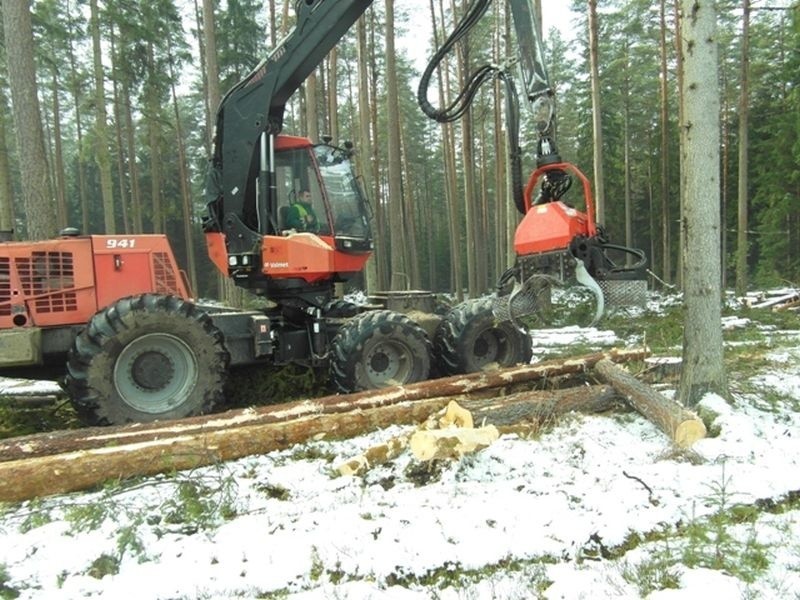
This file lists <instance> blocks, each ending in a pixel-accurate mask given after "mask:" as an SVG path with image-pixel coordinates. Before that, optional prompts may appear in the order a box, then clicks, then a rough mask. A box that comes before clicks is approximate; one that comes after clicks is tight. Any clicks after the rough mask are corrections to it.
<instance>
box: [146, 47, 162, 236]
mask: <svg viewBox="0 0 800 600" xmlns="http://www.w3.org/2000/svg"><path fill="white" fill-rule="evenodd" d="M145 85H146V86H147V113H148V114H147V137H148V140H149V146H150V205H151V207H152V215H153V221H152V227H153V233H163V231H164V215H163V214H162V213H163V210H162V208H161V167H162V165H161V102H160V101H159V98H158V86H157V84H156V66H155V55H154V51H153V44H152V42H149V43H148V44H147V83H146V84H145Z"/></svg>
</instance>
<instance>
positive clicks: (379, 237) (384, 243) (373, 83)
mask: <svg viewBox="0 0 800 600" xmlns="http://www.w3.org/2000/svg"><path fill="white" fill-rule="evenodd" d="M369 24H370V27H369V36H368V38H369V65H370V75H371V77H370V81H369V83H370V88H369V94H370V98H371V99H372V102H371V103H370V111H369V118H370V126H371V128H372V131H373V133H374V135H375V140H374V145H373V149H375V148H376V147H377V145H378V85H379V68H378V64H377V57H376V42H375V36H376V33H375V32H376V30H377V23H376V19H375V11H370V20H369ZM380 154H381V153H380V152H378V151H377V150H375V152H374V153H373V155H372V157H373V160H372V201H373V203H374V206H375V222H376V224H377V226H376V228H375V234H374V236H375V254H374V256H373V262H375V266H376V271H377V284H378V289H379V290H386V289H389V287H390V286H391V281H390V279H391V276H390V265H389V262H390V256H389V235H388V233H387V227H386V222H387V217H386V208H385V207H386V202H385V201H384V200H385V199H384V194H383V182H382V181H381V156H380Z"/></svg>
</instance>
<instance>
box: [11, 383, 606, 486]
mask: <svg viewBox="0 0 800 600" xmlns="http://www.w3.org/2000/svg"><path fill="white" fill-rule="evenodd" d="M596 389H600V388H596V387H590V388H585V390H584V393H586V394H588V396H592V390H596ZM562 392H563V390H562V391H559V390H556V391H555V392H528V394H530V396H529V401H531V402H536V401H537V400H538V402H539V403H540V404H542V405H543V406H544V405H547V404H548V403H550V402H552V401H553V400H552V397H553V394H554V393H555V394H556V395H558V394H560V393H562ZM525 396H526V394H525V393H519V394H514V395H512V396H507V397H506V399H507V400H508V401H509V402H510V403H511V404H512V405H517V404H520V403H522V402H524V401H525ZM570 398H571V400H570V401H569V402H567V405H568V406H570V407H571V408H572V409H576V407H579V406H580V403H579V402H578V401H577V399H576V398H572V397H571V396H570ZM453 399H456V400H457V401H458V402H459V404H462V405H463V406H465V407H469V406H470V399H469V397H468V396H467V395H461V396H444V397H438V398H430V399H424V400H419V401H415V402H408V401H406V402H400V403H397V404H392V405H389V406H382V407H378V408H367V409H359V408H356V409H353V410H350V411H348V412H344V413H340V414H327V415H326V414H322V415H320V414H316V415H304V416H301V417H299V418H296V419H291V420H288V421H282V422H277V423H259V424H245V425H239V426H236V427H230V428H228V429H218V430H212V431H196V432H193V433H181V434H178V435H174V436H163V437H162V438H161V439H152V440H148V441H137V442H134V443H129V444H121V445H117V446H109V447H104V448H92V449H86V450H78V451H73V452H63V453H59V454H54V455H47V456H39V457H35V458H25V459H18V460H12V461H7V462H3V463H0V501H5V502H14V501H20V500H26V499H29V498H35V497H40V496H48V495H52V494H61V493H67V492H74V491H79V490H86V489H89V488H92V487H94V486H97V485H99V484H101V483H103V482H105V481H109V480H122V479H126V478H129V477H137V476H149V475H155V474H157V473H163V472H172V471H178V470H183V469H193V468H197V467H201V466H205V465H210V464H215V463H218V462H222V461H227V460H234V459H237V458H242V457H245V456H250V455H253V454H263V453H265V452H270V451H273V450H281V449H284V448H289V447H291V446H293V445H295V444H299V443H303V442H307V441H309V440H312V439H322V438H328V439H330V438H342V437H352V436H355V435H360V434H363V433H364V432H367V431H371V430H374V429H379V428H383V427H388V426H389V425H410V424H417V423H422V422H425V421H426V420H428V419H429V418H430V417H431V415H434V414H435V413H437V412H438V411H440V410H442V409H444V408H445V407H446V406H447V405H448V404H449V403H450V402H451V401H452V400H453ZM477 402H478V404H479V405H481V406H483V407H484V411H486V407H487V406H492V405H493V406H496V407H497V410H498V411H500V412H502V410H501V408H500V407H502V404H503V399H502V398H498V399H496V400H494V401H491V402H490V401H488V400H485V399H484V400H479V401H477ZM556 405H557V403H556ZM587 406H591V407H594V409H595V410H596V409H598V408H601V409H602V410H607V409H608V408H610V407H612V406H613V400H612V399H609V397H608V394H607V391H606V392H604V393H603V394H602V399H601V400H600V401H598V399H597V398H591V399H590V400H587ZM533 413H536V414H541V409H537V410H536V411H533V412H531V411H528V412H527V413H526V412H524V411H523V412H522V413H520V414H533Z"/></svg>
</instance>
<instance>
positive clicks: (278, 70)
mask: <svg viewBox="0 0 800 600" xmlns="http://www.w3.org/2000/svg"><path fill="white" fill-rule="evenodd" d="M372 1H373V0H297V2H296V3H295V10H296V12H297V23H296V25H295V27H294V29H293V30H292V31H291V32H290V33H289V34H288V35H287V36H286V37H285V38H284V39H283V40H282V41H281V42H280V43H279V44H278V46H277V47H276V48H275V49H274V50H273V51H272V52H271V53H270V54H269V56H268V57H267V58H265V59H264V60H263V61H262V62H261V63H260V64H259V65H258V66H257V67H256V68H255V69H253V71H252V72H250V74H248V75H247V76H246V77H245V78H244V79H242V81H240V82H239V83H238V84H236V85H235V86H234V87H233V88H232V89H231V90H230V91H229V92H228V93H227V94H226V95H225V97H224V98H223V99H222V102H221V103H220V106H219V108H218V110H217V115H216V126H215V135H214V148H213V155H212V158H211V164H210V169H209V178H208V181H207V185H206V196H207V200H208V201H209V213H210V214H209V218H208V219H207V221H206V231H222V232H224V233H225V234H226V238H227V244H228V245H229V246H231V245H232V248H231V249H232V251H234V252H243V251H246V250H247V249H248V248H251V247H253V246H257V245H259V243H260V237H261V236H262V235H264V234H268V233H274V232H276V231H277V230H278V223H277V218H276V216H275V215H276V211H277V206H276V198H275V196H276V193H275V189H274V188H275V175H274V170H273V168H274V165H273V163H274V161H273V160H272V156H273V153H274V136H275V135H277V134H278V133H280V132H281V130H282V128H283V116H284V111H285V107H286V103H287V102H288V101H289V99H290V98H291V96H292V95H293V94H294V93H295V92H296V91H297V90H298V89H299V88H300V86H301V85H302V83H303V82H304V81H305V79H306V78H307V77H308V76H309V75H310V74H311V73H312V72H313V71H314V69H315V68H316V67H317V65H319V64H320V63H321V62H322V60H323V59H324V57H325V56H326V55H327V54H328V53H329V52H330V50H331V49H332V48H333V47H334V46H335V45H336V44H337V43H338V42H339V40H340V39H341V38H342V37H343V36H344V35H345V34H346V33H347V31H348V30H349V29H350V28H351V27H352V25H353V24H354V23H355V22H356V21H357V20H358V18H359V17H360V16H361V15H362V14H363V13H364V12H365V11H366V10H367V8H369V7H370V5H371V4H372ZM491 1H492V0H473V2H472V3H471V4H470V5H469V7H468V8H467V11H466V13H465V16H464V17H463V18H462V19H461V21H460V23H459V24H458V25H457V27H456V30H455V31H454V33H453V35H452V36H451V37H450V39H449V40H448V42H447V43H445V45H444V46H443V47H442V49H441V50H440V51H439V52H437V53H436V55H435V56H434V57H433V59H432V60H431V63H430V65H429V66H428V69H426V72H425V74H424V75H423V81H422V82H421V83H420V90H421V91H420V94H419V95H418V97H419V99H420V106H421V107H422V109H423V111H425V112H426V114H428V115H429V116H431V117H432V118H437V116H436V115H437V113H436V110H435V109H433V108H432V107H430V105H429V104H428V103H427V99H425V98H424V91H422V88H423V85H425V86H427V81H428V80H429V79H430V75H431V73H432V72H433V69H434V68H435V66H436V64H438V61H439V60H441V57H442V56H443V55H444V53H446V52H447V51H448V50H449V48H450V47H451V46H452V44H454V43H455V42H456V41H457V40H458V39H460V38H461V37H462V36H463V35H466V34H467V33H468V32H469V31H470V30H471V29H472V28H473V27H474V25H475V24H476V23H477V22H478V20H479V19H480V17H481V16H482V15H483V14H485V12H486V9H487V7H488V6H489V5H490V4H491ZM507 1H508V3H509V5H510V7H511V11H512V16H513V20H514V24H515V28H516V31H517V43H518V53H517V54H518V61H519V65H520V70H521V73H522V79H523V84H524V89H525V94H526V97H527V98H528V99H529V100H530V101H531V102H532V103H534V105H535V104H536V103H537V102H541V101H542V100H543V99H544V100H548V101H549V98H550V97H551V96H552V89H551V86H550V82H549V78H548V75H547V70H546V68H545V64H544V57H543V51H542V45H541V40H540V39H539V35H538V28H537V24H536V18H535V12H534V10H533V6H532V1H531V0H507ZM492 75H493V76H499V77H501V78H503V79H504V80H506V81H507V82H509V83H508V86H509V88H508V89H509V92H508V97H507V101H508V102H509V110H508V114H509V130H510V131H512V145H513V147H512V149H511V151H512V156H513V157H514V160H513V161H512V162H513V164H514V165H515V167H514V175H513V177H514V180H515V181H516V182H517V183H516V185H515V186H514V188H515V190H516V193H515V203H516V205H517V207H518V209H519V210H520V211H523V204H522V199H521V198H522V183H521V182H522V175H521V159H520V151H519V147H518V144H516V143H515V140H516V133H517V130H518V123H517V121H518V116H517V113H518V109H517V108H516V91H515V90H514V88H513V82H512V78H510V77H509V76H508V74H507V73H506V72H505V71H504V70H503V69H501V68H499V67H490V68H488V70H480V69H479V72H476V73H475V74H474V75H473V81H474V82H475V84H474V85H475V87H477V86H478V85H480V83H481V82H482V81H483V80H484V79H485V78H486V77H488V76H492ZM472 92H474V90H473V89H467V90H465V92H463V93H462V96H463V100H464V102H465V103H469V102H471V100H472ZM547 106H548V107H551V106H552V103H551V102H548V103H547ZM548 110H549V112H548V113H547V119H546V123H543V124H539V125H537V127H538V129H539V131H540V135H549V134H550V130H551V122H552V109H551V108H548ZM547 147H549V146H547ZM554 162H557V161H554ZM248 215H250V216H249V218H248Z"/></svg>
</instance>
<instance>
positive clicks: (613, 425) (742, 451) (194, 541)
mask: <svg viewBox="0 0 800 600" xmlns="http://www.w3.org/2000/svg"><path fill="white" fill-rule="evenodd" d="M756 326H757V325H756V324H754V323H751V322H749V321H747V320H739V321H736V320H727V321H726V327H740V328H742V327H744V328H746V327H756ZM797 329H798V330H800V322H799V323H798V328H797ZM577 336H579V337H581V338H582V341H583V343H593V344H598V345H603V346H609V345H614V344H617V345H619V344H621V343H623V342H621V341H620V340H618V339H616V338H615V336H614V335H613V333H611V332H607V331H596V330H575V331H561V332H553V333H552V334H548V337H547V338H545V337H544V336H542V337H540V338H537V340H538V343H541V344H543V345H544V344H545V342H546V340H547V339H549V340H551V341H552V342H553V343H556V341H559V342H561V343H563V341H564V338H565V337H566V338H569V339H574V337H577ZM767 340H768V341H767V342H766V343H767V345H768V346H770V348H771V349H770V350H768V352H767V355H766V360H765V361H764V367H763V368H759V369H758V371H757V372H756V373H755V374H754V375H751V376H748V379H747V380H746V381H744V380H738V381H735V382H732V383H733V385H732V387H733V389H734V391H735V392H736V395H735V398H734V401H733V403H732V404H729V403H727V402H725V401H724V400H723V399H721V398H719V397H716V396H712V395H709V396H707V397H706V398H705V399H704V400H703V401H702V403H701V408H702V409H703V410H709V411H712V412H713V413H716V415H717V416H716V417H715V418H714V427H713V428H712V430H713V431H717V430H718V432H719V433H718V435H716V437H708V438H707V439H704V440H701V441H699V442H698V443H696V444H695V445H694V447H693V448H692V450H691V451H688V452H687V451H683V452H681V451H677V450H675V449H674V448H673V447H672V446H671V444H670V442H669V440H668V438H667V437H666V436H665V435H664V434H662V433H661V432H660V431H658V430H657V429H656V428H655V427H654V426H653V425H652V424H651V423H650V422H649V421H647V420H645V419H644V418H642V417H640V416H639V415H638V414H636V413H632V412H631V413H618V414H614V415H610V416H585V415H574V416H570V417H568V418H565V419H563V420H562V421H560V422H559V423H558V424H557V425H556V426H555V427H553V428H552V429H550V430H548V431H546V432H545V433H543V434H541V435H540V436H538V437H536V438H533V439H521V438H519V437H517V436H514V435H506V436H503V437H501V438H500V439H499V440H498V441H497V442H495V443H494V444H492V445H491V446H490V447H488V448H486V449H484V450H482V451H480V452H478V453H476V454H474V455H471V456H468V457H466V458H464V459H462V460H461V461H459V462H453V463H447V464H444V465H441V464H439V465H435V468H427V467H424V466H420V465H419V464H416V463H415V462H414V461H413V460H412V459H411V457H410V456H406V455H403V456H401V457H400V458H398V459H395V460H394V461H392V462H391V463H389V464H387V465H383V466H376V467H374V468H373V469H371V470H370V471H368V472H367V474H366V475H364V476H363V477H349V478H343V477H335V476H334V475H333V470H334V467H335V466H337V465H338V464H339V463H340V462H343V461H344V460H346V459H349V458H352V457H354V456H356V455H358V454H359V453H360V452H361V451H363V450H364V449H366V448H368V447H370V446H372V445H375V444H377V443H380V442H381V441H384V440H387V439H389V438H391V437H393V436H395V435H398V434H400V433H402V432H403V431H404V430H403V429H402V428H399V427H395V428H390V429H388V430H383V431H377V432H373V433H371V434H369V435H365V436H361V437H358V438H354V439H350V440H345V441H336V442H329V441H324V440H321V441H314V442H312V443H309V444H306V445H303V446H300V447H295V448H292V449H290V450H286V451H281V452H273V453H269V454H267V455H264V456H253V457H249V458H245V459H242V460H239V461H235V462H231V463H226V464H222V465H218V466H216V467H209V468H204V469H198V470H196V471H193V472H183V473H178V474H175V475H171V476H162V477H157V478H152V479H143V480H138V481H135V482H133V483H126V484H123V485H120V484H116V485H109V486H108V487H107V488H106V489H104V490H102V491H97V492H93V493H86V494H74V495H69V496H63V497H55V498H48V499H43V500H38V501H35V502H26V503H23V504H18V505H8V506H5V507H3V509H2V510H3V512H2V516H0V598H7V597H17V596H15V594H18V597H20V598H30V599H37V600H38V599H43V598H70V599H71V598H110V599H111V598H113V599H118V598H133V597H135V598H137V599H139V600H146V599H151V598H152V599H156V598H159V599H178V598H186V599H190V598H191V599H194V598H292V599H298V600H299V599H304V600H305V599H316V598H342V599H362V598H363V599H366V598H374V599H381V600H382V599H387V600H388V599H397V600H406V599H408V600H415V599H419V600H422V599H428V598H441V599H454V600H455V599H459V600H460V599H488V598H507V599H523V598H568V599H573V598H592V599H594V598H609V597H613V598H640V597H647V598H652V599H658V600H662V599H668V600H669V599H672V598H715V599H716V598H722V599H727V598H776V599H777V598H781V599H783V598H800V464H799V463H800V331H789V332H786V331H783V332H781V331H772V332H768V338H767ZM667 393H669V391H668V390H667Z"/></svg>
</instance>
